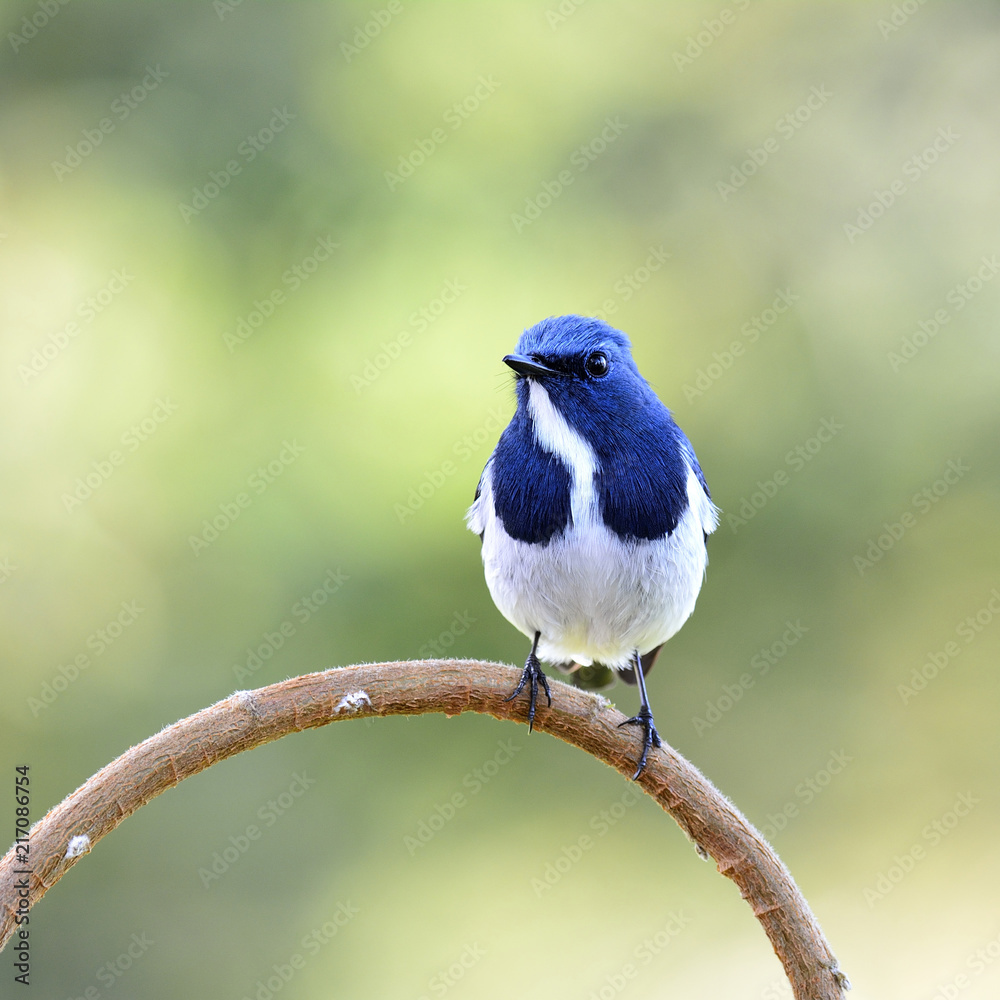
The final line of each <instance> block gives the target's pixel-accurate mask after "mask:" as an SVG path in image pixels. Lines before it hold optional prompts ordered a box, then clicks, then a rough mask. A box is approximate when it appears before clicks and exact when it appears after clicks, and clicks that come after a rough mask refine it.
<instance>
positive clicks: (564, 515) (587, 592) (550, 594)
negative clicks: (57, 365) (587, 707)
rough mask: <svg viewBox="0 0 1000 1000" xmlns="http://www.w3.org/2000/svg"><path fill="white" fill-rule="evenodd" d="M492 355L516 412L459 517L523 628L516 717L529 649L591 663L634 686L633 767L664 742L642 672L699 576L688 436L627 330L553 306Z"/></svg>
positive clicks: (537, 672)
mask: <svg viewBox="0 0 1000 1000" xmlns="http://www.w3.org/2000/svg"><path fill="white" fill-rule="evenodd" d="M503 360H504V362H505V363H506V364H507V365H508V366H510V367H511V368H512V369H513V370H514V372H515V374H516V391H517V410H516V411H515V413H514V416H513V417H512V419H511V421H510V423H509V424H508V425H507V428H506V429H505V430H504V432H503V434H502V435H501V436H500V440H499V442H498V443H497V446H496V449H495V450H494V452H493V454H492V455H491V456H490V459H489V461H488V462H487V463H486V468H485V469H484V470H483V474H482V477H481V478H480V480H479V487H478V489H477V490H476V497H475V501H474V502H473V504H472V506H471V507H470V508H469V511H468V514H467V515H466V520H467V522H468V525H469V528H470V529H471V530H472V531H474V532H475V533H476V534H478V535H479V537H480V539H481V540H482V551H483V564H484V567H485V571H486V583H487V586H488V587H489V591H490V594H491V596H492V597H493V601H494V603H495V604H496V606H497V608H498V609H499V610H500V612H501V614H503V616H504V617H505V618H506V619H507V620H508V621H509V622H511V624H513V625H514V626H516V627H517V628H518V629H519V630H520V631H521V632H523V633H524V634H525V635H526V636H527V637H528V638H529V639H530V640H531V652H530V653H529V654H528V659H527V662H526V663H525V665H524V670H523V672H522V673H521V680H520V682H519V683H518V685H517V687H516V688H515V689H514V691H513V693H512V694H511V695H510V697H509V698H507V699H506V700H507V701H511V700H513V699H514V698H516V697H517V696H518V695H519V694H520V693H521V692H522V691H523V690H524V687H525V685H526V684H528V685H529V686H530V687H529V690H530V703H529V706H528V727H529V729H530V728H531V726H532V724H533V723H534V719H535V705H536V702H537V700H538V685H539V683H541V685H542V687H543V689H544V691H545V696H546V698H547V699H548V704H549V705H551V704H552V696H551V694H550V692H549V685H548V681H547V679H546V677H545V674H544V673H543V671H542V668H541V664H540V662H539V661H540V660H544V661H545V662H546V663H553V664H558V665H560V666H561V667H562V669H571V668H572V667H573V666H574V665H582V666H588V665H590V664H594V663H600V664H604V665H605V666H607V667H611V668H613V669H614V670H617V671H618V672H619V673H621V674H622V675H623V676H624V678H625V679H626V680H627V681H628V682H629V683H633V684H638V686H639V699H640V703H641V704H640V708H639V713H638V714H637V715H635V716H634V717H633V718H631V719H628V720H627V721H626V722H623V723H622V725H637V726H641V727H642V731H643V738H642V753H641V756H640V758H639V765H638V767H637V769H636V772H635V774H634V775H633V778H638V777H639V775H640V774H642V772H643V769H644V768H645V766H646V760H647V758H648V755H649V751H650V748H651V747H654V746H655V747H658V746H660V745H661V743H660V736H659V734H658V733H657V731H656V726H655V724H654V722H653V713H652V711H651V709H650V706H649V697H648V695H647V694H646V683H645V674H646V673H647V672H648V671H649V669H650V667H651V666H652V663H653V660H654V658H655V657H656V654H657V653H658V652H659V649H660V647H661V646H662V645H663V643H664V642H666V641H667V639H669V638H670V637H671V636H672V635H673V634H674V633H675V632H676V631H677V630H678V629H679V628H680V627H681V626H682V625H683V624H684V622H685V621H687V619H688V617H689V616H690V614H691V612H692V611H693V610H694V605H695V600H696V599H697V597H698V592H699V591H700V590H701V584H702V580H703V579H704V576H705V568H706V566H707V563H708V556H707V553H706V550H705V542H706V540H707V538H708V536H709V534H710V533H711V532H712V531H714V530H715V528H716V526H717V524H718V511H717V510H716V508H715V506H714V504H713V503H712V500H711V497H710V495H709V492H708V485H707V484H706V482H705V477H704V475H703V474H702V471H701V467H700V466H699V465H698V460H697V458H695V454H694V449H693V448H692V447H691V443H690V442H689V441H688V439H687V438H686V437H685V436H684V433H683V432H682V431H681V429H680V428H679V427H678V426H677V424H675V423H674V421H673V418H672V417H671V415H670V411H669V410H668V409H667V408H666V406H664V405H663V403H661V402H660V400H659V399H658V398H657V396H656V394H655V393H654V392H653V390H652V389H651V388H650V387H649V384H648V383H647V382H646V380H645V379H644V378H643V377H642V376H641V375H640V374H639V370H638V369H637V368H636V366H635V362H634V361H633V360H632V351H631V345H630V343H629V339H628V337H626V336H625V334H624V333H621V332H620V331H619V330H615V329H613V328H612V327H610V326H608V325H607V324H606V323H603V322H601V321H600V320H597V319H589V318H586V317H583V316H557V317H551V318H549V319H546V320H542V322H541V323H538V324H536V325H535V326H533V327H531V329H529V330H526V331H525V332H524V333H523V334H522V336H521V338H520V340H519V341H518V343H517V349H516V353H514V354H508V355H507V356H506V357H505V358H504V359H503Z"/></svg>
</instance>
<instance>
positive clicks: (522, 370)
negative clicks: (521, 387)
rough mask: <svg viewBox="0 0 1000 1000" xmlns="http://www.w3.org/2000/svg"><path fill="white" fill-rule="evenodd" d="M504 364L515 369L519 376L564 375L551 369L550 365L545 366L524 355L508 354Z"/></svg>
mask: <svg viewBox="0 0 1000 1000" xmlns="http://www.w3.org/2000/svg"><path fill="white" fill-rule="evenodd" d="M503 363H504V364H505V365H508V366H509V367H511V368H513V369H514V371H516V372H517V374H518V375H562V374H563V373H562V372H561V371H557V370H556V369H555V368H549V367H548V365H543V364H542V363H541V362H539V361H535V360H534V359H533V358H529V357H527V356H526V355H524V354H508V355H507V356H506V357H505V358H504V359H503Z"/></svg>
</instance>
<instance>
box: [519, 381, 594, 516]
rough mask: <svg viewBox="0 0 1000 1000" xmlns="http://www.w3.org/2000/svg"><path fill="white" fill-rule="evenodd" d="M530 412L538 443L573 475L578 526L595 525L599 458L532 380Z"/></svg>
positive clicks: (574, 510) (573, 504)
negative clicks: (591, 523)
mask: <svg viewBox="0 0 1000 1000" xmlns="http://www.w3.org/2000/svg"><path fill="white" fill-rule="evenodd" d="M528 412H529V413H530V414H531V423H532V427H533V428H534V431H535V440H536V441H537V442H538V444H539V445H540V446H541V447H542V448H544V449H545V450H546V451H548V452H551V453H552V454H553V455H555V456H557V457H558V458H559V459H560V460H561V461H562V462H563V464H565V465H566V467H567V468H568V469H569V471H570V476H571V478H572V481H573V488H572V493H571V500H570V510H571V511H572V514H573V523H574V524H575V525H577V526H579V525H582V524H585V523H587V522H589V521H593V520H595V519H596V516H597V491H596V489H595V488H594V475H595V473H596V472H597V456H596V455H595V454H594V449H593V448H591V447H590V445H589V444H588V443H587V442H586V441H585V440H584V439H583V438H582V437H581V436H580V435H579V434H578V433H577V432H576V431H575V430H573V428H572V427H570V425H569V424H568V423H566V420H565V418H564V417H563V415H562V414H561V413H560V412H559V411H558V410H557V409H556V408H555V407H554V406H553V405H552V400H551V399H549V394H548V393H547V392H546V391H545V389H544V388H543V387H542V386H541V385H539V383H538V382H537V381H536V380H535V379H528Z"/></svg>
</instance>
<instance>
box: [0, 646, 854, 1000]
mask: <svg viewBox="0 0 1000 1000" xmlns="http://www.w3.org/2000/svg"><path fill="white" fill-rule="evenodd" d="M518 676H519V671H517V670H516V668H514V667H509V666H505V665H503V664H498V663H484V662H479V661H474V660H421V661H403V662H396V663H373V664H361V665H359V666H353V667H339V668H335V669H332V670H326V671H323V672H322V673H316V674H305V675H303V676H302V677H292V678H290V679H289V680H285V681H281V682H280V683H278V684H271V685H269V686H268V687H263V688H259V689H257V690H255V691H237V692H236V693H235V694H232V695H230V696H229V697H228V698H226V699H224V700H223V701H220V702H217V703H216V704H215V705H211V706H209V707H208V708H205V709H203V710H202V711H200V712H196V713H195V714H194V715H191V716H188V718H186V719H181V720H180V721H179V722H175V723H174V724H173V725H172V726H168V727H167V728H166V729H163V730H161V731H160V732H159V733H157V734H156V735H155V736H151V737H149V739H147V740H144V741H143V742H142V743H140V744H138V745H137V746H134V747H132V748H131V749H130V750H128V751H126V752H125V753H123V754H122V755H121V756H120V757H119V758H118V759H117V760H115V761H112V763H110V764H108V765H107V767H104V768H102V769H101V770H100V771H98V772H97V774H95V775H94V776H93V777H92V778H90V779H89V780H88V781H86V782H85V783H84V784H83V785H81V786H80V787H79V788H78V789H77V790H76V791H75V792H73V793H72V794H71V795H69V796H68V797H67V798H66V799H64V800H63V801H62V802H61V803H60V804H59V805H57V806H56V807H55V808H53V809H51V810H50V811H49V812H48V813H47V814H46V815H45V816H44V817H43V818H42V819H41V820H39V821H38V822H37V823H36V824H35V825H34V826H33V827H32V829H31V833H30V848H31V860H30V868H31V875H30V876H29V877H28V883H29V886H28V891H29V895H28V900H29V903H30V904H31V905H34V904H35V903H36V902H38V900H39V899H41V898H42V896H44V895H45V893H46V892H47V891H48V890H49V889H50V888H52V886H54V885H55V884H56V882H58V881H59V879H61V878H62V877H63V875H65V874H66V872H67V871H69V869H70V868H72V867H73V865H75V864H76V863H77V861H78V860H79V859H80V857H82V856H83V854H85V853H86V852H87V851H89V850H90V848H91V847H93V845H94V844H96V843H97V841H98V840H100V839H101V838H102V837H104V836H105V835H106V834H108V833H110V832H111V831H112V830H113V829H114V828H115V827H116V826H117V825H118V824H119V823H120V822H121V821H122V820H123V819H125V817H126V816H130V815H131V814H132V813H133V812H135V810H136V809H138V808H139V807H140V806H142V805H145V803H147V802H148V801H149V800H150V799H152V798H154V797H155V796H157V795H159V794H160V793H161V792H163V791H165V790H166V789H168V788H171V787H172V786H174V785H176V784H177V783H178V782H179V781H182V780H183V779H184V778H187V777H190V776H191V775H192V774H197V773H198V772H199V771H203V770H204V769H205V768H206V767H210V766H211V765H212V764H214V763H216V762H217V761H220V760H225V759H226V758H227V757H232V756H233V755H234V754H238V753H242V752H243V751H244V750H250V749H252V748H253V747H257V746H260V745H261V744H264V743H269V742H270V741H271V740H276V739H278V738H279V737H281V736H286V735H287V734H288V733H293V732H299V731H300V730H303V729H311V728H314V727H317V726H325V725H326V724H327V723H330V722H336V721H338V720H340V719H345V718H363V717H367V716H379V715H421V714H423V713H426V712H444V713H446V714H447V715H457V714H459V713H460V712H466V711H474V712H483V713H485V714H488V715H493V716H495V717H496V718H498V719H510V720H513V721H522V720H523V716H524V714H525V705H524V702H523V701H522V700H521V699H517V700H516V701H514V702H504V701H503V698H504V697H505V696H506V695H507V694H508V693H509V692H510V690H511V689H512V688H513V686H514V684H515V683H516V681H517V678H518ZM553 690H554V694H555V697H554V698H553V706H552V707H551V708H546V707H544V705H541V704H540V705H539V709H538V714H537V716H536V718H535V727H536V728H537V729H540V730H543V731H545V732H548V733H551V734H552V735H553V736H558V737H559V738H560V739H562V740H565V741H566V742H567V743H571V744H573V745H574V746H577V747H580V749H582V750H585V751H586V752H587V753H589V754H592V755H593V756H594V757H597V758H598V759H599V760H602V761H604V762H605V763H606V764H609V765H610V766H611V767H613V768H615V769H616V770H618V771H619V772H621V773H622V774H624V775H626V776H629V775H631V773H632V770H633V769H634V767H635V754H636V746H635V738H634V735H633V734H632V733H631V732H629V731H628V730H622V729H619V728H618V724H619V723H620V722H622V721H623V719H624V716H623V715H622V714H621V713H620V712H619V711H618V710H617V709H615V708H614V706H613V705H611V703H610V702H608V701H607V699H605V698H602V697H601V696H599V695H594V694H590V693H588V692H585V691H581V690H579V689H577V688H572V687H569V686H568V685H566V684H561V683H559V682H555V681H554V682H553ZM638 784H640V785H641V786H642V788H643V789H644V791H646V792H647V793H648V794H649V795H651V796H652V797H653V798H654V799H656V801H657V802H659V803H660V805H661V806H662V807H663V808H664V809H665V810H666V811H667V812H669V813H670V815H671V816H673V818H674V819H675V820H676V821H677V823H678V824H679V825H680V827H681V829H682V830H683V831H684V832H685V833H686V834H687V835H688V837H690V838H691V840H693V841H694V843H695V845H696V846H697V848H698V850H699V852H701V853H703V854H707V855H710V856H711V857H712V858H713V859H714V860H715V862H716V863H717V865H718V869H719V871H720V872H721V873H722V874H723V875H725V876H726V877H727V878H730V879H732V880H733V881H734V882H735V883H736V884H737V885H738V886H739V889H740V894H741V895H742V896H743V898H744V899H746V900H747V901H748V902H749V903H750V906H751V907H752V909H753V912H754V916H756V917H757V919H758V920H759V921H760V922H761V924H762V925H763V927H764V930H765V932H766V933H767V936H768V937H769V938H770V940H771V944H772V945H773V947H774V950H775V953H776V954H777V956H778V958H779V959H781V962H782V965H783V966H784V968H785V972H786V973H787V975H788V978H789V981H790V983H791V985H792V990H793V992H794V995H795V997H796V998H797V1000H842V995H843V993H842V991H843V990H845V989H849V988H850V984H849V983H848V981H847V977H846V976H844V974H843V973H842V972H840V970H839V968H838V966H837V960H836V959H835V958H834V956H833V952H832V951H831V950H830V947H829V945H828V944H827V943H826V940H825V938H824V937H823V932H822V931H821V930H820V927H819V924H818V923H817V922H816V918H815V917H814V916H813V914H812V911H811V910H810V909H809V905H808V904H807V903H806V901H805V899H804V898H803V897H802V894H801V893H800V892H799V890H798V887H797V886H796V885H795V882H794V881H793V880H792V877H791V875H790V874H789V872H788V869H787V868H785V866H784V865H783V864H782V863H781V861H780V860H779V859H778V857H777V856H776V855H775V854H774V852H773V851H772V850H771V848H770V846H769V845H768V844H767V842H766V841H765V840H764V838H763V837H762V836H761V835H760V834H759V833H758V832H757V830H755V829H754V827H753V826H751V825H750V823H749V822H748V821H747V820H746V818H745V817H744V816H743V815H742V813H740V811H739V810H738V809H737V808H736V807H735V806H734V805H733V804H732V803H731V802H730V801H729V800H728V799H727V798H726V797H725V796H724V795H722V793H721V792H719V791H718V790H717V789H716V788H715V787H714V786H713V785H712V783H711V782H709V781H708V780H707V779H706V778H705V777H704V776H703V775H702V774H701V773H700V772H699V771H698V770H697V769H696V768H695V767H694V766H693V765H691V764H690V763H688V761H686V760H685V759H684V758H683V757H682V756H681V755H680V754H679V753H677V752H676V751H675V750H673V749H672V748H671V747H669V746H667V745H666V744H664V745H663V747H662V748H661V749H659V750H653V751H652V752H651V754H650V758H649V764H648V766H647V767H646V770H645V772H644V773H643V775H642V777H641V778H640V780H639V782H638ZM19 867H20V866H19V864H18V860H17V858H16V855H15V852H14V848H11V850H10V851H8V853H7V854H6V855H5V856H4V858H3V859H2V860H0V948H2V947H3V945H5V944H6V942H7V940H8V939H9V938H10V936H11V935H12V934H13V933H14V931H15V929H16V920H15V917H16V915H17V912H18V899H19V896H18V891H17V889H18V886H17V881H18V879H22V880H23V878H24V876H23V875H19V874H17V872H16V869H18V868H19ZM22 891H23V890H22ZM22 912H23V911H22Z"/></svg>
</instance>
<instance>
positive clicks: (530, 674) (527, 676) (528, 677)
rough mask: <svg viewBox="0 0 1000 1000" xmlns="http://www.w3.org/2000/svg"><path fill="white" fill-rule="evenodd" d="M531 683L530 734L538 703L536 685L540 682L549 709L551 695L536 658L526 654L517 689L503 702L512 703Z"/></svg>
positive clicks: (532, 653) (531, 654) (547, 681)
mask: <svg viewBox="0 0 1000 1000" xmlns="http://www.w3.org/2000/svg"><path fill="white" fill-rule="evenodd" d="M528 681H531V701H530V702H529V704H528V732H529V733H530V732H531V730H532V728H533V727H534V724H535V706H536V704H537V702H538V683H539V681H541V684H542V689H543V690H544V691H545V697H546V699H547V700H548V703H549V707H550V708H551V707H552V693H551V692H550V691H549V680H548V678H547V677H546V676H545V674H544V673H543V672H542V665H541V664H540V663H539V662H538V657H537V656H535V654H534V652H533V651H532V652H531V653H529V654H528V659H527V662H526V663H525V664H524V670H522V671H521V679H520V680H519V681H518V682H517V687H516V688H514V690H513V691H512V692H511V693H510V695H509V696H508V697H506V698H504V701H505V702H506V701H513V700H514V699H515V698H516V697H517V696H518V695H519V694H520V693H521V692H522V691H523V690H524V685H525V684H527V683H528Z"/></svg>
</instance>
